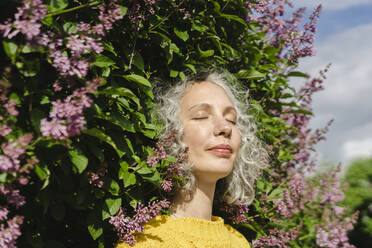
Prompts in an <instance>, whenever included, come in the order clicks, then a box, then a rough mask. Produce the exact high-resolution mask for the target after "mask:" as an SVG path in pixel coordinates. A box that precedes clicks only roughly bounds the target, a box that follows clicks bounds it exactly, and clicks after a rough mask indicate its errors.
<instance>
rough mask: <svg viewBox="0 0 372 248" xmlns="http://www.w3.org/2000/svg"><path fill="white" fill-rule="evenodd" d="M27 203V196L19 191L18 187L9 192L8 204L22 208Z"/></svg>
mask: <svg viewBox="0 0 372 248" xmlns="http://www.w3.org/2000/svg"><path fill="white" fill-rule="evenodd" d="M25 203H26V201H25V198H24V196H22V195H21V194H20V193H19V190H18V189H12V190H11V192H10V194H8V204H11V205H13V206H15V207H16V208H20V207H22V206H23V205H25Z"/></svg>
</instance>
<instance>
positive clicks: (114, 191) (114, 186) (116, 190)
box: [108, 179, 120, 196]
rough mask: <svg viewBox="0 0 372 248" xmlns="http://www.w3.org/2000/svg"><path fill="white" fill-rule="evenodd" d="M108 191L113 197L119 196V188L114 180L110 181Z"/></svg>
mask: <svg viewBox="0 0 372 248" xmlns="http://www.w3.org/2000/svg"><path fill="white" fill-rule="evenodd" d="M108 191H109V192H110V193H111V194H113V195H115V196H118V195H119V191H120V186H119V184H118V183H117V182H116V181H115V180H114V179H110V181H109V187H108Z"/></svg>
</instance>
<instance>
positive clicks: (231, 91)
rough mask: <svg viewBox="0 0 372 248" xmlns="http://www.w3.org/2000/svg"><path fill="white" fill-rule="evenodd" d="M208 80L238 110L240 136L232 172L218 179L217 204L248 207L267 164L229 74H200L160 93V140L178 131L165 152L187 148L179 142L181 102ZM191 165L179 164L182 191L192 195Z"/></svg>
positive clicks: (246, 107) (266, 157)
mask: <svg viewBox="0 0 372 248" xmlns="http://www.w3.org/2000/svg"><path fill="white" fill-rule="evenodd" d="M203 81H208V82H211V83H214V84H216V85H218V86H220V87H222V88H223V89H224V90H225V92H226V94H227V96H228V97H229V99H230V100H231V102H232V103H233V105H234V106H235V107H236V109H237V113H238V119H237V127H238V130H239V132H240V136H241V144H240V149H239V152H238V155H237V158H236V159H235V163H234V168H233V171H232V172H231V173H230V175H228V176H227V177H225V178H222V179H220V180H219V182H218V184H217V187H216V190H219V191H220V192H222V195H216V198H218V199H219V200H220V201H223V202H225V203H227V204H232V205H238V204H247V205H248V204H251V203H252V201H253V199H254V193H255V190H254V183H255V180H256V178H257V177H258V175H259V174H260V172H261V170H262V169H263V168H265V167H267V165H268V155H267V151H266V149H265V148H264V147H265V146H264V144H263V142H262V141H261V140H260V139H259V138H258V137H257V135H256V124H255V120H254V118H253V116H252V115H249V114H248V105H247V104H244V103H242V102H241V101H239V100H238V96H239V94H241V93H244V92H241V91H238V89H237V87H236V86H234V82H236V79H235V78H234V76H232V75H231V74H230V73H228V72H218V71H216V70H212V71H207V72H203V73H200V74H198V75H196V76H194V77H189V78H186V79H185V80H183V81H181V82H179V83H178V84H176V85H175V86H173V87H171V88H170V89H169V90H168V91H166V92H165V93H163V94H157V95H158V100H159V104H160V106H159V108H158V113H157V117H158V118H159V120H160V121H161V122H162V123H163V124H164V126H163V130H162V133H161V138H163V137H165V136H166V135H167V134H169V133H170V132H172V130H177V131H178V132H177V134H176V137H175V141H174V142H173V144H172V145H171V147H170V149H169V150H170V151H168V152H169V153H170V154H171V155H173V156H177V155H178V154H180V153H182V152H183V151H185V149H186V145H185V144H184V143H183V142H182V140H181V137H182V132H183V127H182V123H181V121H180V120H179V118H178V116H179V113H180V102H181V99H182V97H183V96H184V94H185V93H186V90H187V88H188V87H189V86H190V85H192V84H194V83H198V82H203ZM192 167H193V165H192V164H191V163H190V162H184V163H182V164H181V171H182V173H183V175H184V178H185V181H186V183H185V185H183V186H182V188H181V190H183V191H186V192H192V191H193V190H194V189H195V183H196V180H195V176H194V175H193V173H192Z"/></svg>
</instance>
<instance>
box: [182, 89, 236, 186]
mask: <svg viewBox="0 0 372 248" xmlns="http://www.w3.org/2000/svg"><path fill="white" fill-rule="evenodd" d="M179 117H180V120H181V122H182V123H183V126H184V132H183V136H182V141H183V142H184V143H185V144H186V145H187V146H188V148H189V156H188V159H189V161H190V162H192V163H194V167H193V170H194V174H195V176H196V178H197V179H199V180H204V181H208V182H216V181H217V180H218V179H220V178H223V177H226V176H228V175H229V174H230V173H231V171H232V169H233V166H234V161H235V158H236V156H237V154H238V151H239V147H240V133H239V130H238V128H237V126H236V121H237V112H236V110H235V107H234V106H233V104H232V103H231V101H230V99H229V97H228V96H227V95H226V92H225V90H224V89H223V88H221V87H220V86H218V85H216V84H214V83H211V82H200V83H194V84H192V85H190V86H189V87H188V89H187V91H186V94H185V95H184V96H183V98H182V99H181V112H180V116H179Z"/></svg>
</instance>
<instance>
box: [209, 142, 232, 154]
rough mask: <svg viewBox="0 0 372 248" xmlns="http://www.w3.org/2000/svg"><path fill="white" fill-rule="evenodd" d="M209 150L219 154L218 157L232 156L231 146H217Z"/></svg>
mask: <svg viewBox="0 0 372 248" xmlns="http://www.w3.org/2000/svg"><path fill="white" fill-rule="evenodd" d="M209 150H210V151H212V152H214V153H216V154H218V155H222V156H230V155H231V153H232V148H231V146H230V145H227V144H220V145H217V146H213V147H212V148H210V149H209Z"/></svg>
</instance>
